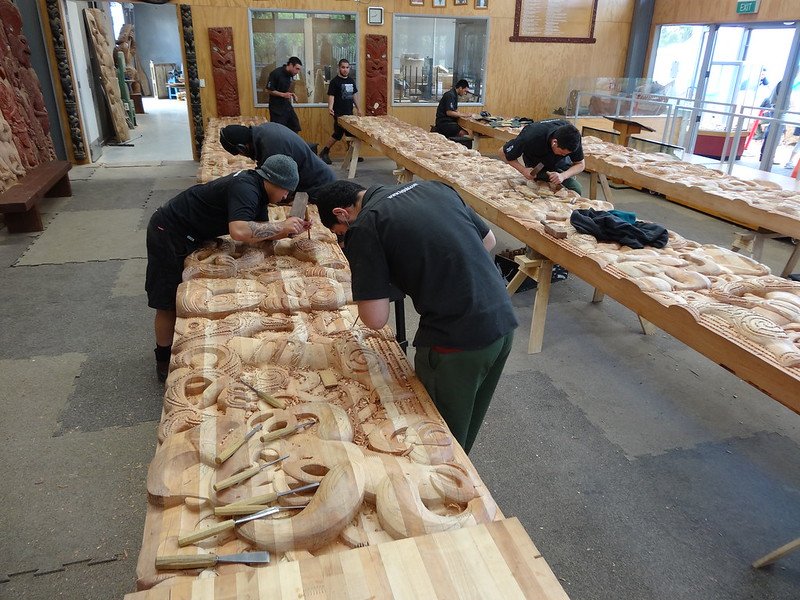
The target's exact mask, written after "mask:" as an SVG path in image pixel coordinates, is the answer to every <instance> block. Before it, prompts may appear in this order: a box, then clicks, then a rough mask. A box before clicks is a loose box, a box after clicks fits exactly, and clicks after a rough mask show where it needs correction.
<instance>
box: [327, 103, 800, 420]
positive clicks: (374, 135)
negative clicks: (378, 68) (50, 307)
mask: <svg viewBox="0 0 800 600" xmlns="http://www.w3.org/2000/svg"><path fill="white" fill-rule="evenodd" d="M341 122H342V123H343V125H344V127H345V128H346V129H347V130H348V131H349V132H350V133H351V134H352V135H354V136H355V137H357V138H358V139H360V140H362V141H364V142H366V143H368V144H370V145H371V146H373V147H375V148H377V149H379V150H380V151H381V152H383V153H384V154H385V155H387V156H389V157H390V158H392V159H393V160H395V161H396V162H397V164H398V165H399V166H401V167H403V168H405V169H406V170H408V171H410V172H412V173H415V174H417V175H418V176H420V177H422V178H424V179H437V180H440V181H444V182H446V183H448V184H449V185H452V186H453V187H454V188H456V189H457V190H458V191H459V192H460V193H461V194H462V196H463V197H464V198H465V200H466V201H467V202H468V203H470V204H471V205H472V206H473V208H475V209H476V210H477V212H478V213H479V214H481V215H482V216H484V217H485V218H487V219H488V220H489V221H491V222H493V223H495V224H496V225H498V226H500V227H501V228H503V229H504V230H506V231H508V232H509V233H511V234H512V235H514V236H515V237H516V238H517V239H519V240H521V241H523V242H525V243H526V244H528V245H530V246H531V247H532V248H534V249H535V250H537V251H538V252H540V253H541V254H543V255H544V256H546V257H548V258H550V259H551V260H553V261H555V262H558V264H560V265H562V266H564V267H565V268H566V269H568V270H569V271H570V272H574V273H575V274H577V275H578V276H579V277H581V278H582V279H584V280H585V281H587V282H589V283H591V284H592V285H594V286H595V287H597V288H598V290H600V291H602V292H605V293H609V294H610V295H612V297H614V298H616V299H617V300H618V301H620V302H621V303H622V304H624V305H626V306H628V307H630V308H632V309H633V310H635V311H636V312H637V314H639V315H641V316H642V317H644V318H645V319H647V320H648V321H650V322H652V323H654V324H655V325H657V326H659V327H661V328H662V329H664V330H666V331H668V332H669V333H671V334H672V335H674V336H676V337H677V338H679V339H681V340H682V341H684V342H686V343H687V344H689V345H690V346H692V347H693V348H695V349H697V350H698V351H700V352H702V353H703V354H705V355H706V356H708V357H709V358H711V359H712V360H715V361H717V362H719V363H720V364H722V365H723V366H725V367H726V368H728V369H730V370H731V371H733V372H734V373H736V374H737V375H739V376H740V377H742V378H743V379H744V380H745V381H748V382H750V383H752V384H753V385H756V386H757V387H759V388H760V389H762V390H764V391H765V392H766V393H768V394H769V395H771V396H772V397H773V398H775V399H776V400H778V401H780V402H781V403H783V404H785V405H786V406H788V407H789V408H791V409H792V410H795V411H797V412H800V398H799V397H798V395H797V389H798V384H800V283H798V282H793V281H789V280H786V279H783V278H780V277H775V276H772V275H771V274H770V270H769V268H768V267H767V266H765V265H763V264H760V263H758V262H756V261H754V260H752V259H749V258H746V257H744V256H742V255H740V254H737V253H735V252H733V251H731V250H728V249H725V248H721V247H719V246H716V245H713V244H701V243H699V242H695V241H691V240H687V239H685V238H683V237H682V236H681V235H679V234H678V233H675V232H672V231H671V232H670V238H669V243H668V244H667V246H666V247H665V248H662V249H656V248H645V249H641V250H633V249H631V248H628V247H626V246H621V245H619V244H617V243H601V242H598V241H597V240H596V239H595V238H594V237H593V236H590V235H585V234H581V233H578V232H577V231H576V230H575V228H574V227H572V226H571V225H570V223H569V217H570V215H571V213H572V211H573V210H576V209H582V208H594V209H596V210H610V209H612V208H613V205H611V204H610V203H608V202H603V201H598V200H590V199H587V198H583V197H580V196H579V195H577V194H576V193H575V192H573V191H570V190H567V189H564V188H562V189H559V190H556V191H554V190H552V189H550V187H549V186H548V185H547V184H544V183H541V184H540V183H538V182H531V181H527V180H525V179H524V178H523V177H522V176H521V175H520V174H519V173H518V172H517V171H516V170H515V169H513V168H512V167H511V166H509V165H506V164H504V163H501V162H500V161H498V160H494V159H491V158H487V157H483V156H481V155H480V154H479V153H478V152H476V151H474V150H468V149H466V148H464V147H463V146H461V145H460V144H456V143H453V142H450V141H448V140H447V139H446V138H445V137H444V136H441V135H438V134H431V133H428V132H426V131H424V130H422V129H420V128H418V127H414V126H411V125H409V124H408V123H404V122H403V121H400V120H398V119H395V118H393V117H343V118H342V119H341ZM552 223H555V224H557V225H558V227H557V229H558V230H559V231H562V232H563V231H566V232H567V235H566V237H560V238H556V237H554V236H551V235H550V234H548V233H547V231H546V226H547V225H548V224H552Z"/></svg>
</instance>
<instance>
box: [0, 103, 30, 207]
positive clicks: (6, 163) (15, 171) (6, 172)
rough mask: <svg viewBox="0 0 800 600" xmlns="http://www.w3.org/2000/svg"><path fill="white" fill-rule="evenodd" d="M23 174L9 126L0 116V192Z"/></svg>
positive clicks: (0, 115)
mask: <svg viewBox="0 0 800 600" xmlns="http://www.w3.org/2000/svg"><path fill="white" fill-rule="evenodd" d="M24 174H25V168H24V167H23V166H22V162H21V161H20V158H19V152H18V151H17V147H16V145H15V144H14V134H13V132H12V131H11V126H10V125H9V124H8V121H6V120H5V119H4V118H3V115H2V114H0V192H4V191H5V190H7V189H8V188H10V187H11V186H12V185H14V183H16V181H17V179H18V178H19V177H22V176H23V175H24Z"/></svg>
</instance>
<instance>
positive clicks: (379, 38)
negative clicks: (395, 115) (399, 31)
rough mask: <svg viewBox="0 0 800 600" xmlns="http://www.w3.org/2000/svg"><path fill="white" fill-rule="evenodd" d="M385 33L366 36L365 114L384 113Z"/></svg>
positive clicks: (386, 79)
mask: <svg viewBox="0 0 800 600" xmlns="http://www.w3.org/2000/svg"><path fill="white" fill-rule="evenodd" d="M387 48H388V46H387V42H386V36H385V35H368V36H367V93H366V97H367V114H368V115H370V116H378V115H385V114H386V105H387V102H386V89H387V86H388V73H389V63H388V59H387Z"/></svg>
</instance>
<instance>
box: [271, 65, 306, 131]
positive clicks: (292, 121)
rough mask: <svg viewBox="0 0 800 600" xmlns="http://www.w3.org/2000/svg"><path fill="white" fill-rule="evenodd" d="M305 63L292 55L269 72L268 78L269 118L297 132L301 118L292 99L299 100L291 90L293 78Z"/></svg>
mask: <svg viewBox="0 0 800 600" xmlns="http://www.w3.org/2000/svg"><path fill="white" fill-rule="evenodd" d="M302 66H303V63H302V62H300V59H299V58H297V57H296V56H292V57H290V58H289V60H288V61H286V64H285V65H283V66H282V67H278V68H277V69H275V70H274V71H273V72H272V73H270V74H269V79H268V80H267V93H268V94H269V120H270V121H272V122H273V123H280V124H281V125H286V127H288V128H289V129H291V130H292V131H294V132H295V133H296V132H298V131H300V119H298V118H297V113H295V112H294V107H293V106H292V101H295V102H297V96H295V95H294V93H293V92H291V91H289V90H290V89H291V87H292V79H294V76H295V75H297V74H298V73H299V72H300V67H302Z"/></svg>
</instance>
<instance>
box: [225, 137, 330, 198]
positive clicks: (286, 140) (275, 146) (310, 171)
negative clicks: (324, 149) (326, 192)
mask: <svg viewBox="0 0 800 600" xmlns="http://www.w3.org/2000/svg"><path fill="white" fill-rule="evenodd" d="M219 143H220V144H221V145H222V147H223V148H225V150H227V151H228V152H230V153H231V154H233V155H238V154H241V155H242V156H247V157H248V158H252V159H254V160H255V161H256V164H257V165H261V164H264V161H265V160H267V159H268V158H269V157H270V156H274V155H276V154H285V155H286V156H288V157H290V158H291V159H292V160H294V162H295V163H296V164H297V171H298V173H299V175H300V180H299V183H298V184H297V191H298V192H306V193H307V194H308V195H309V199H310V200H311V201H312V202H313V201H314V192H313V190H314V188H316V187H319V186H321V185H325V184H326V183H331V182H332V181H336V174H335V173H334V172H333V169H331V168H330V167H329V166H328V165H326V164H325V163H324V162H322V160H321V159H320V157H319V156H317V155H316V154H314V152H313V150H311V148H310V147H309V146H308V144H307V143H306V141H305V140H304V139H303V138H301V137H300V136H299V135H297V134H296V133H295V132H294V131H292V130H291V129H289V128H287V127H284V126H283V125H281V124H279V123H263V124H261V125H254V126H252V127H245V126H244V125H228V126H227V127H223V128H222V129H220V131H219Z"/></svg>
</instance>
